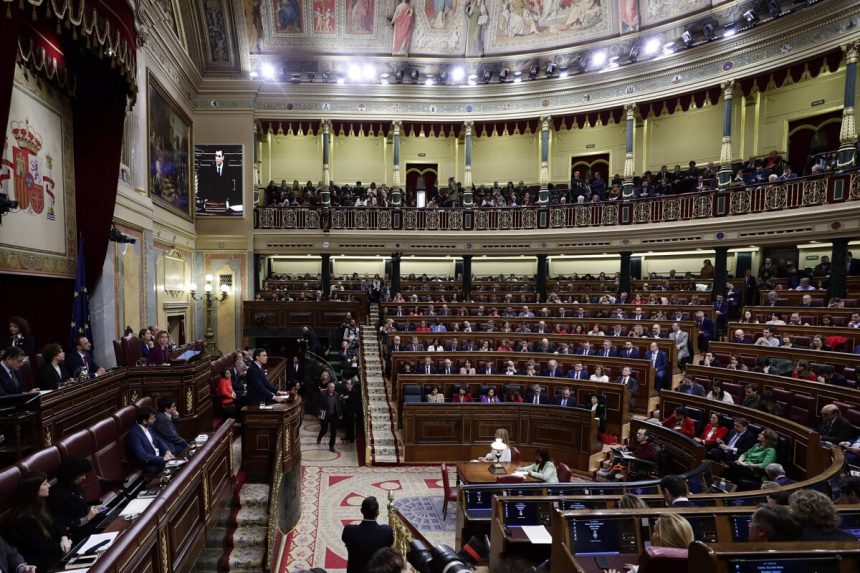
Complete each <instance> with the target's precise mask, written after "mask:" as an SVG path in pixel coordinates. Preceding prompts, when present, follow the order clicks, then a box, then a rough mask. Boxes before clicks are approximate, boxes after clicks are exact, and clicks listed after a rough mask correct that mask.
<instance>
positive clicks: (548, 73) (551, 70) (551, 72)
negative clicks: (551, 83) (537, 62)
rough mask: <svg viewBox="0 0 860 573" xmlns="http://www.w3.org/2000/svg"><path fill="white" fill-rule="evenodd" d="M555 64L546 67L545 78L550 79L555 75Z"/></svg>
mask: <svg viewBox="0 0 860 573" xmlns="http://www.w3.org/2000/svg"><path fill="white" fill-rule="evenodd" d="M555 68H556V66H555V64H550V65H548V66H547V67H546V72H545V73H546V77H548V78H551V77H552V76H553V75H554V74H555Z"/></svg>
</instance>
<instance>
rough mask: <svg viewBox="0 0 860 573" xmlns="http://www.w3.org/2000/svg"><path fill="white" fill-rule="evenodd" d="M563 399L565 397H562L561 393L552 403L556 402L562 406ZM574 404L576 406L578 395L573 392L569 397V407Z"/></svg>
mask: <svg viewBox="0 0 860 573" xmlns="http://www.w3.org/2000/svg"><path fill="white" fill-rule="evenodd" d="M562 400H563V398H562V396H561V394H559V395H558V396H556V397H555V400H553V401H552V403H553V404H555V405H556V406H561V401H562ZM574 406H576V397H575V396H574V395H573V394H571V395H570V397H569V398H568V399H567V407H568V408H572V407H574Z"/></svg>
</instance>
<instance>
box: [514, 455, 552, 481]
mask: <svg viewBox="0 0 860 573" xmlns="http://www.w3.org/2000/svg"><path fill="white" fill-rule="evenodd" d="M519 471H522V472H525V473H526V475H528V476H529V477H533V478H535V479H536V480H538V481H541V482H543V483H558V474H557V473H556V470H555V464H554V463H552V461H551V460H550V459H549V452H548V451H547V450H546V448H538V449H537V451H536V452H535V463H533V464H531V465H528V466H526V467H524V468H519Z"/></svg>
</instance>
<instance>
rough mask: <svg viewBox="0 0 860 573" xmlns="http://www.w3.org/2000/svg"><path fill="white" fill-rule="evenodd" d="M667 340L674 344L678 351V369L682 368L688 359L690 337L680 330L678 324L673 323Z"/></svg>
mask: <svg viewBox="0 0 860 573" xmlns="http://www.w3.org/2000/svg"><path fill="white" fill-rule="evenodd" d="M669 339H670V340H671V341H672V342H674V343H675V348H677V349H678V368H684V366H685V365H686V364H687V361H688V360H689V358H690V349H689V346H690V335H689V334H687V333H686V332H684V331H683V330H681V325H680V324H678V323H677V322H673V323H672V332H670V333H669Z"/></svg>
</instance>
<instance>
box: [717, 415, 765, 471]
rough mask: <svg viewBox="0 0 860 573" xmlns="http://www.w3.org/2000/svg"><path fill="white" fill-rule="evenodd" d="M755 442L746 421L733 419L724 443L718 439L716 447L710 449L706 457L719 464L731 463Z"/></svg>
mask: <svg viewBox="0 0 860 573" xmlns="http://www.w3.org/2000/svg"><path fill="white" fill-rule="evenodd" d="M755 442H756V437H755V434H753V433H752V432H751V431H750V429H749V422H748V421H747V419H746V418H735V425H734V429H733V430H732V431H731V432H730V433H729V435H728V436H726V441H723V440H720V439H718V440H717V447H715V448H711V449H710V450H709V451H708V454H707V457H708V458H709V459H712V460H715V461H719V462H733V461H735V460H737V459H738V458H739V457H740V455H741V454H742V453H744V452H746V451H747V450H748V449H750V448H751V447H753V445H754V444H755Z"/></svg>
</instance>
